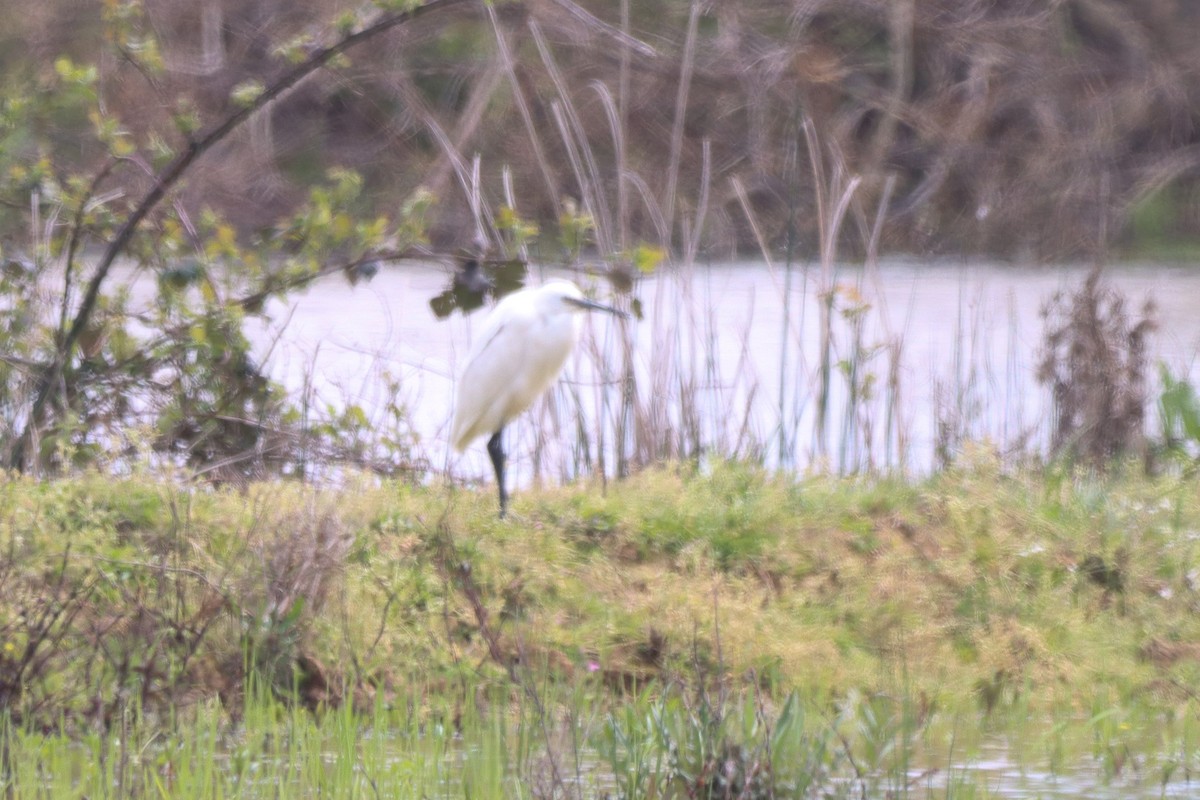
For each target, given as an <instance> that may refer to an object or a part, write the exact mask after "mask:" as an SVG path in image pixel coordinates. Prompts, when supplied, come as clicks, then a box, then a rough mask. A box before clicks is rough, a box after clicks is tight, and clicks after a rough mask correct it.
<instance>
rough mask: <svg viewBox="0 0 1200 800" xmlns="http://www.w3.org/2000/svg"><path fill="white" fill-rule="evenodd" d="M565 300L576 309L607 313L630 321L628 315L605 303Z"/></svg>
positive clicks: (573, 299)
mask: <svg viewBox="0 0 1200 800" xmlns="http://www.w3.org/2000/svg"><path fill="white" fill-rule="evenodd" d="M563 300H564V301H566V302H567V303H569V304H571V305H573V306H575V307H576V308H582V309H585V310H588V311H607V312H608V313H609V314H612V315H613V316H614V317H620V318H621V319H629V315H628V314H626V313H625V312H624V311H621V310H620V309H616V308H613V307H612V306H606V305H604V304H603V303H597V302H594V301H592V300H584V299H582V298H578V297H564V298H563Z"/></svg>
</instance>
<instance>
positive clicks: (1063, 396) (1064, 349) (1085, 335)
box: [1037, 269, 1156, 467]
mask: <svg viewBox="0 0 1200 800" xmlns="http://www.w3.org/2000/svg"><path fill="white" fill-rule="evenodd" d="M1154 317H1155V306H1154V303H1153V301H1152V300H1149V299H1147V301H1146V303H1145V304H1144V305H1143V306H1142V309H1141V312H1140V314H1138V315H1136V316H1135V315H1132V314H1131V313H1130V311H1129V309H1128V302H1127V300H1126V298H1125V296H1124V295H1122V294H1121V293H1120V291H1118V290H1117V289H1115V288H1113V287H1112V286H1109V285H1106V284H1105V283H1104V282H1103V280H1102V276H1101V272H1100V270H1099V269H1095V270H1093V271H1092V272H1091V273H1090V274H1089V275H1088V277H1087V279H1086V280H1085V281H1084V282H1083V285H1082V286H1081V287H1080V288H1079V289H1078V290H1077V291H1075V292H1074V293H1071V294H1067V293H1064V292H1058V293H1056V294H1055V295H1054V296H1053V297H1052V298H1051V299H1050V301H1049V302H1048V303H1047V304H1046V307H1045V308H1044V309H1043V311H1042V319H1043V320H1044V321H1045V323H1044V324H1045V332H1044V334H1043V335H1044V339H1043V343H1042V358H1041V362H1040V363H1039V365H1038V372H1037V379H1038V382H1039V383H1042V384H1044V385H1046V386H1049V387H1050V391H1051V394H1052V396H1053V401H1054V417H1053V426H1054V428H1053V433H1052V438H1051V449H1052V451H1053V452H1054V453H1055V454H1056V455H1060V456H1066V457H1067V458H1069V459H1073V460H1080V461H1084V462H1087V463H1088V464H1090V465H1092V466H1096V467H1104V466H1105V465H1106V464H1109V463H1111V462H1112V461H1113V460H1114V459H1118V458H1121V457H1125V456H1130V455H1138V456H1144V455H1145V453H1146V436H1145V428H1144V423H1145V418H1146V403H1147V399H1148V389H1147V385H1146V364H1147V353H1146V337H1147V336H1148V335H1149V334H1150V333H1151V332H1152V331H1153V330H1154V329H1155V327H1156V323H1155V319H1154Z"/></svg>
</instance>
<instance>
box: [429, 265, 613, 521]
mask: <svg viewBox="0 0 1200 800" xmlns="http://www.w3.org/2000/svg"><path fill="white" fill-rule="evenodd" d="M588 309H597V310H601V311H608V312H609V313H612V314H617V315H620V316H624V315H623V314H622V313H621V312H619V311H617V310H616V309H614V308H610V307H609V306H605V305H601V304H599V303H593V302H591V301H590V300H586V299H584V297H583V293H582V292H580V291H579V287H577V286H576V285H575V284H573V283H571V282H570V281H565V280H554V281H549V282H548V283H546V284H544V285H542V286H540V287H537V288H531V289H522V290H521V291H519V292H514V293H513V294H510V295H508V296H507V297H505V298H504V299H503V300H501V301H500V302H499V303H497V304H496V307H495V308H494V309H493V310H492V313H491V314H490V315H489V316H488V318H487V320H485V321H484V324H483V327H482V328H481V329H480V330H479V333H478V334H476V337H475V341H474V344H473V345H472V347H471V353H470V355H469V356H468V358H467V366H466V368H464V369H463V373H462V376H461V378H460V379H459V382H458V398H457V402H456V403H455V407H454V422H453V423H452V424H451V426H450V441H451V443H452V444H453V445H454V448H455V449H456V450H460V451H461V450H463V449H464V448H466V447H467V445H469V444H470V443H471V442H472V441H474V440H475V439H476V438H478V437H479V436H482V435H483V434H491V439H490V440H489V441H488V454H489V455H490V456H491V458H492V466H493V467H494V468H495V470H496V483H497V485H498V488H499V492H500V516H504V513H505V510H506V508H507V505H508V495H507V493H506V492H505V489H504V450H503V447H502V442H501V432H502V431H503V429H504V426H505V425H507V424H508V422H509V421H511V420H512V419H513V418H514V417H515V416H517V415H518V414H520V413H521V412H522V411H524V410H525V409H527V408H529V406H530V405H531V404H532V403H533V401H534V400H535V399H536V398H537V397H538V395H540V394H541V393H542V392H544V391H545V390H546V389H547V388H549V386H550V384H552V383H553V382H554V379H555V378H557V377H558V373H559V372H560V371H561V370H562V368H563V364H565V363H566V361H567V356H568V355H570V353H571V349H572V348H573V347H574V346H575V342H576V340H577V339H578V338H579V328H580V326H581V324H582V318H581V316H580V313H581V312H582V311H585V310H588Z"/></svg>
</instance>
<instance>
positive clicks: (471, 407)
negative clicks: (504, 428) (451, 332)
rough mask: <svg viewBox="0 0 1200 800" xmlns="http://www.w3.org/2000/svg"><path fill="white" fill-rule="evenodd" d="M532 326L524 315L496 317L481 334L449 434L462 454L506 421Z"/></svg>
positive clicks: (464, 375)
mask: <svg viewBox="0 0 1200 800" xmlns="http://www.w3.org/2000/svg"><path fill="white" fill-rule="evenodd" d="M499 311H500V308H499V307H497V312H499ZM532 323H533V320H532V319H530V318H529V317H526V316H525V315H507V316H503V317H502V316H501V315H500V314H499V313H496V314H493V316H492V317H491V318H489V319H488V324H486V325H485V326H484V329H483V330H481V331H480V333H479V338H478V339H477V340H476V343H475V346H474V347H472V349H471V355H470V356H469V358H468V360H467V366H466V369H464V370H463V373H462V376H461V377H460V378H459V383H458V400H457V403H456V404H455V408H454V424H453V425H452V426H451V433H450V440H451V443H452V444H453V445H454V447H455V448H456V449H458V450H462V449H463V448H465V447H466V446H467V445H468V444H470V443H471V441H472V440H474V439H475V438H476V437H477V436H480V435H481V434H484V433H491V432H493V431H496V430H499V429H500V427H501V425H502V424H503V423H504V422H505V421H506V417H507V416H508V415H509V407H510V405H511V404H512V398H513V393H514V390H515V389H516V388H518V384H519V377H520V372H521V369H522V366H523V364H524V363H525V352H524V351H525V349H526V348H527V347H528V346H529V333H530V327H531V324H532Z"/></svg>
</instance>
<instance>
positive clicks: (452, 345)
mask: <svg viewBox="0 0 1200 800" xmlns="http://www.w3.org/2000/svg"><path fill="white" fill-rule="evenodd" d="M1087 273H1088V269H1087V268H1086V267H1082V266H1080V267H1038V268H1033V267H1020V266H1012V265H992V264H950V263H937V264H933V265H930V264H922V263H917V262H903V261H893V262H888V263H885V264H882V265H880V266H879V267H878V268H877V269H863V268H859V267H840V268H838V269H837V270H835V271H834V272H833V273H832V274H829V275H822V274H821V271H820V268H819V267H817V266H803V267H801V266H797V267H794V268H793V269H792V270H791V271H790V272H789V271H788V270H787V269H785V268H784V267H782V266H780V265H775V266H774V267H771V266H768V265H767V264H765V263H762V262H745V263H730V264H721V265H713V266H697V267H694V268H691V269H687V270H681V271H676V272H668V271H663V272H661V273H659V274H656V275H652V276H648V277H646V278H644V279H642V280H641V281H640V282H639V283H638V284H637V286H636V287H635V289H634V296H636V297H637V298H638V299H639V301H640V302H641V304H642V307H643V309H644V314H643V317H642V318H641V319H640V320H638V321H636V322H634V323H632V329H631V330H632V338H633V345H634V346H633V352H634V363H635V370H636V374H637V376H638V379H639V393H640V394H641V396H642V400H641V402H642V403H643V405H645V406H647V407H649V406H650V405H651V404H652V403H653V402H657V403H658V404H659V405H660V406H662V408H659V409H657V411H658V413H659V414H660V416H661V417H662V418H661V419H659V420H658V424H660V425H663V426H666V425H673V426H675V427H678V428H683V427H684V423H683V422H681V419H683V418H685V417H686V419H687V421H688V424H690V425H693V426H695V427H696V428H697V431H696V432H695V433H696V435H697V436H698V437H699V438H701V439H704V440H706V443H708V444H715V445H716V446H717V447H716V449H718V450H724V451H730V450H734V449H738V448H741V449H742V450H747V449H750V448H749V447H748V445H747V443H748V442H753V443H756V444H757V445H758V447H759V448H761V452H763V453H764V454H765V455H766V457H767V458H768V460H769V461H770V462H771V463H775V464H782V465H784V466H790V467H797V468H801V469H803V468H806V467H809V466H812V465H821V464H824V465H826V466H828V467H830V468H833V469H837V470H840V471H852V470H854V469H861V468H864V467H867V466H874V467H881V466H884V467H903V468H905V469H909V470H915V471H917V472H922V471H926V470H928V469H930V468H932V467H933V466H935V464H936V448H937V446H938V444H939V436H940V437H941V443H942V444H943V445H946V444H949V446H950V447H951V448H953V447H957V446H958V445H960V444H961V443H962V442H964V441H987V442H990V443H991V445H993V446H994V447H995V448H996V449H997V450H999V451H1001V452H1005V451H1009V450H1012V451H1016V450H1022V451H1029V450H1033V451H1037V452H1041V451H1043V450H1044V448H1045V446H1046V443H1047V442H1048V439H1049V432H1050V418H1051V407H1050V402H1049V393H1048V390H1047V389H1046V388H1045V387H1044V386H1042V385H1040V384H1039V383H1038V381H1037V379H1036V371H1037V366H1038V361H1039V358H1040V348H1041V345H1042V338H1043V328H1044V324H1043V320H1042V318H1041V313H1042V310H1043V308H1044V306H1045V304H1046V302H1047V301H1048V300H1049V299H1050V298H1051V297H1052V296H1053V295H1054V294H1055V293H1056V292H1059V291H1068V292H1070V291H1074V290H1076V289H1078V287H1079V286H1080V285H1081V284H1082V281H1083V280H1084V278H1085V277H1086V275H1087ZM556 274H557V273H556ZM1105 277H1106V281H1107V282H1108V283H1109V284H1110V285H1111V286H1112V287H1114V288H1116V289H1117V290H1119V292H1120V293H1122V294H1123V296H1124V297H1125V299H1126V307H1127V312H1128V315H1129V318H1130V320H1131V321H1132V320H1135V319H1136V318H1138V316H1139V315H1140V313H1141V309H1142V306H1143V304H1144V303H1145V302H1146V301H1147V300H1152V301H1153V302H1154V304H1155V307H1156V311H1155V315H1154V316H1155V319H1156V320H1157V330H1156V331H1155V332H1153V333H1152V334H1151V336H1150V339H1149V355H1150V364H1149V373H1150V378H1151V381H1152V382H1156V381H1157V374H1158V370H1157V366H1156V362H1158V361H1161V362H1163V363H1164V364H1166V365H1167V366H1168V367H1169V368H1170V369H1171V370H1172V372H1173V373H1174V374H1176V375H1185V376H1190V377H1191V378H1192V380H1193V381H1195V379H1196V377H1197V375H1196V367H1195V364H1196V356H1197V353H1198V352H1200V313H1198V311H1200V270H1192V269H1187V268H1184V267H1178V266H1166V265H1124V266H1118V267H1111V268H1109V269H1107V271H1106V273H1105ZM449 278H450V275H449V270H448V268H446V267H444V266H437V265H429V266H422V265H411V264H406V265H403V266H396V267H391V268H387V269H384V270H383V271H381V272H380V273H379V274H378V275H377V276H376V277H375V278H374V279H373V280H372V281H371V282H370V283H366V284H359V285H358V286H350V285H349V284H348V283H347V282H345V281H344V280H342V279H341V278H340V277H334V278H329V279H326V280H324V281H323V282H321V283H320V284H319V285H316V286H313V287H312V288H310V289H309V290H308V291H307V292H306V293H304V294H302V295H296V296H294V297H292V298H290V299H289V302H288V304H287V305H284V304H282V303H278V304H276V305H275V306H273V307H271V309H270V311H271V315H272V322H271V324H269V325H267V326H264V327H262V328H259V329H256V330H255V331H254V332H252V335H253V337H254V338H255V341H256V349H257V350H258V352H259V353H260V355H262V356H264V357H267V356H268V353H269V357H267V366H268V371H269V372H270V374H271V375H272V376H273V377H274V378H276V379H277V380H279V381H281V382H282V383H283V384H284V385H286V386H287V387H288V388H289V389H290V390H292V391H293V392H297V393H305V394H307V396H308V397H309V399H310V400H311V401H312V402H313V403H314V404H316V405H317V406H318V407H323V406H326V405H328V406H331V407H335V408H341V407H344V406H346V405H348V404H356V405H359V406H360V407H362V408H363V410H364V411H365V412H366V413H367V415H368V417H369V418H371V419H373V420H375V419H382V416H381V415H382V414H383V413H384V410H385V409H386V407H387V406H388V404H390V403H394V402H396V403H400V404H403V405H404V406H405V408H406V410H407V413H408V414H409V418H410V424H411V426H412V429H413V431H414V432H415V433H416V434H417V435H418V436H419V437H420V441H421V445H422V447H424V448H425V451H426V453H427V455H428V456H429V457H430V460H431V463H432V464H433V465H434V466H435V468H437V469H439V470H441V469H448V470H451V471H453V472H456V473H458V474H464V475H478V476H480V477H484V476H485V475H487V474H488V473H489V470H488V467H487V460H486V455H485V454H484V452H483V447H482V445H479V446H475V447H472V448H469V449H468V451H467V452H466V453H464V454H463V455H461V456H460V455H458V454H454V453H451V452H449V450H450V448H449V447H448V446H447V436H448V428H449V419H450V416H451V413H452V408H453V394H454V376H455V375H456V373H457V372H458V371H459V370H460V369H461V367H462V362H463V360H464V359H465V357H466V353H467V351H468V348H469V343H470V335H471V329H472V327H473V326H476V325H478V324H479V320H480V319H482V317H483V316H484V315H485V313H486V309H483V310H480V311H477V312H475V313H473V314H471V315H470V316H469V317H464V316H463V315H462V314H461V313H457V312H456V313H454V314H453V315H452V316H451V317H450V318H449V319H447V320H439V319H437V317H436V316H435V315H434V313H433V311H432V310H431V308H430V304H429V303H430V300H431V299H432V298H433V297H435V296H436V295H438V294H439V293H441V292H442V291H443V290H444V289H445V288H446V286H447V285H448V282H449ZM576 279H577V280H578V281H579V282H580V283H581V284H584V285H591V286H592V287H593V288H595V289H596V291H597V294H598V295H599V296H601V297H602V298H607V297H608V295H609V294H610V291H611V290H609V289H608V287H607V285H606V284H603V282H598V281H596V280H594V279H590V278H587V277H582V278H578V277H577V278H576ZM829 286H834V287H836V288H835V290H834V294H833V304H832V311H831V314H830V320H831V321H830V323H829V325H828V330H829V331H830V342H831V344H830V350H829V352H830V353H831V356H830V359H829V361H830V363H831V368H830V371H829V378H828V380H827V381H826V382H825V383H824V385H825V386H826V387H827V397H828V407H829V409H830V410H829V412H828V413H827V414H826V419H825V422H824V424H823V425H821V424H819V422H818V417H819V410H818V405H819V404H818V401H817V397H818V395H819V394H820V393H821V387H822V385H823V383H822V379H821V352H822V349H821V348H822V334H821V331H822V314H821V302H820V297H821V296H822V294H823V290H824V288H825V287H829ZM601 317H604V318H603V319H602V318H601ZM785 321H786V324H785ZM617 324H618V323H616V322H613V321H610V320H609V319H608V318H607V317H606V316H605V315H598V316H597V317H596V318H594V319H592V321H591V322H590V323H589V327H588V334H589V336H590V337H591V338H590V339H588V340H586V341H585V344H584V346H583V347H581V348H579V351H578V352H577V354H576V356H575V357H574V358H573V359H572V361H571V362H570V364H569V366H568V368H567V370H566V372H565V373H564V381H563V382H562V383H560V385H559V388H558V390H557V391H558V393H559V400H560V403H561V402H563V401H564V399H566V400H569V401H570V404H571V405H572V408H574V409H575V410H576V411H577V413H579V414H580V415H581V416H582V417H586V418H588V419H587V422H586V423H580V424H581V425H582V426H583V427H584V428H586V429H587V430H589V431H592V434H593V442H594V441H595V440H597V439H599V438H603V437H605V430H606V427H607V428H608V429H611V426H612V421H611V419H612V415H613V413H614V412H613V411H612V409H611V405H612V404H613V403H614V402H615V400H614V398H615V397H617V395H618V393H617V392H616V389H615V387H614V386H612V385H611V382H610V385H604V380H602V377H601V372H602V371H603V369H601V368H598V367H597V364H598V363H600V362H602V361H603V362H608V363H610V364H614V365H615V364H617V362H619V360H620V347H619V346H618V342H617V340H618V338H619V337H618V336H617V332H616V331H615V330H614V326H615V325H617ZM613 369H615V366H614V367H613ZM852 384H853V385H854V386H857V387H858V389H857V391H856V392H853V391H852V390H851V388H850V387H851V385H852ZM397 387H398V393H394V392H393V391H392V389H393V388H397ZM1152 392H1153V389H1152ZM689 393H690V394H689ZM1154 396H1156V394H1152V395H1151V397H1154ZM1149 412H1150V416H1151V419H1149V420H1148V425H1149V427H1150V429H1151V430H1152V431H1154V430H1156V426H1157V418H1156V414H1157V412H1156V411H1155V410H1154V409H1149ZM606 415H607V416H606ZM530 418H532V419H534V420H540V421H539V422H530V421H529V419H530ZM530 418H527V419H525V420H522V421H521V422H520V423H519V424H517V425H514V426H510V431H509V433H508V436H509V449H510V451H512V453H513V455H514V457H515V461H516V471H517V476H516V479H515V480H516V481H518V482H524V481H527V480H528V478H529V476H530V475H531V474H533V473H543V472H544V473H547V474H549V475H552V476H553V475H561V476H563V477H569V476H571V475H572V474H575V473H577V472H578V471H579V470H578V464H577V463H576V464H575V465H574V466H572V461H571V459H572V458H575V459H576V461H577V460H578V453H577V452H576V453H574V455H572V452H571V445H572V444H575V445H576V449H577V448H578V443H577V442H575V440H574V439H573V435H572V433H571V430H572V428H571V427H568V426H567V423H564V422H563V421H562V419H563V418H562V416H561V415H559V416H554V415H553V414H550V415H549V416H548V412H547V411H546V410H545V409H541V410H539V409H536V408H535V412H534V414H533V415H532V417H530ZM547 419H550V421H551V424H550V426H549V428H550V430H549V432H546V431H545V428H546V423H545V420H547ZM598 419H603V420H606V421H604V422H598V421H597V420H598ZM381 424H382V423H381ZM564 427H566V431H565V432H564V430H563V428H564ZM611 437H612V434H611V431H610V432H609V433H608V434H607V440H608V444H606V448H607V449H611V447H612V446H611ZM556 441H557V443H558V444H559V445H560V446H561V447H562V448H565V449H564V450H562V452H557V454H556V455H555V453H556V450H555V443H556ZM548 454H549V455H548ZM608 463H609V464H612V463H613V460H612V459H610V460H609V461H608Z"/></svg>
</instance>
